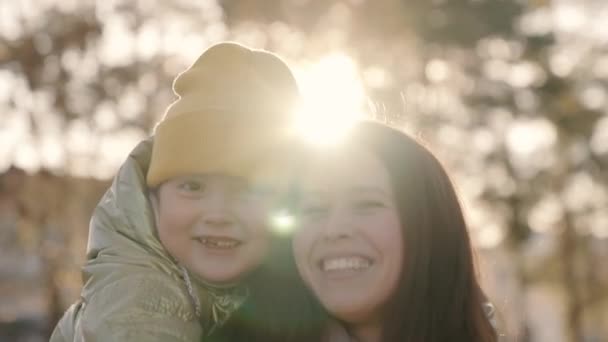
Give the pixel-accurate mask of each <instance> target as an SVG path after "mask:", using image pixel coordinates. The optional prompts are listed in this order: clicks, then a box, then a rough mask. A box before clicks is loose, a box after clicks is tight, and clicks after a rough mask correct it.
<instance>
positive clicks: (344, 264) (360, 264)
mask: <svg viewBox="0 0 608 342" xmlns="http://www.w3.org/2000/svg"><path fill="white" fill-rule="evenodd" d="M371 264H372V263H371V261H370V260H369V259H366V258H362V257H342V258H331V259H324V260H323V261H321V270H323V271H324V272H331V271H347V270H362V269H366V268H368V267H370V266H371Z"/></svg>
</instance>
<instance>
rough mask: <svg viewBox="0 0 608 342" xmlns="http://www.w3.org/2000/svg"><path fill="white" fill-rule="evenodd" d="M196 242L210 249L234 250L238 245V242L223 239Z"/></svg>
mask: <svg viewBox="0 0 608 342" xmlns="http://www.w3.org/2000/svg"><path fill="white" fill-rule="evenodd" d="M198 241H199V242H200V243H202V244H203V245H204V246H206V247H210V248H221V249H229V248H234V247H236V246H237V245H239V244H240V242H239V241H238V240H233V239H225V238H209V237H207V238H204V237H203V238H198Z"/></svg>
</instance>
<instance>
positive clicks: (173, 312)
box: [50, 139, 244, 342]
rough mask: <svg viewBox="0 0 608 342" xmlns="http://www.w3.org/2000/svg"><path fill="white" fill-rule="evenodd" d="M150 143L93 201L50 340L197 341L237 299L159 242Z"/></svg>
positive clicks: (237, 295) (136, 152)
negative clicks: (83, 253) (74, 277)
mask: <svg viewBox="0 0 608 342" xmlns="http://www.w3.org/2000/svg"><path fill="white" fill-rule="evenodd" d="M152 144H153V142H152V139H149V140H146V141H143V142H141V143H140V144H139V145H138V146H137V147H136V148H135V149H134V150H133V152H131V154H130V155H129V157H128V159H127V161H126V162H125V163H124V164H123V165H122V167H121V169H120V171H119V172H118V175H117V176H116V177H115V179H114V182H113V184H112V186H111V188H110V189H108V191H107V192H106V193H105V195H104V196H103V197H102V199H101V201H100V202H99V204H98V205H97V207H96V209H95V211H94V213H93V216H92V218H91V223H90V227H89V242H88V247H87V261H86V264H85V266H84V267H83V281H84V286H83V289H82V292H81V297H80V299H79V300H78V301H77V302H76V303H75V304H73V305H72V306H71V307H70V308H69V309H68V310H67V312H66V313H65V315H64V316H63V318H62V319H61V321H60V322H59V324H58V325H57V327H56V328H55V331H54V332H53V335H52V336H51V339H50V341H51V342H64V341H66V342H72V341H78V342H114V341H121V342H128V341H152V342H153V341H163V342H168V341H169V342H170V341H199V340H200V339H201V337H202V336H206V335H208V334H210V333H211V332H212V331H213V330H214V329H215V328H216V327H217V326H218V325H220V324H222V323H223V322H224V321H225V320H226V319H227V318H228V316H229V315H230V313H232V312H233V311H234V310H235V309H236V308H237V307H238V306H239V305H240V304H241V303H242V302H243V300H244V295H243V294H242V293H243V291H241V289H238V288H236V289H221V288H215V287H211V286H208V285H203V283H202V282H201V281H200V280H198V279H195V278H194V277H193V275H188V274H187V273H186V272H187V271H185V269H182V268H180V267H179V266H178V265H177V264H176V263H175V261H174V260H173V259H172V258H171V257H170V256H169V255H168V254H167V252H166V251H165V250H164V248H163V247H162V245H161V243H160V241H159V240H158V238H157V234H156V228H155V225H154V222H155V219H154V213H153V211H152V208H151V206H150V203H149V200H148V196H147V187H146V182H145V176H146V171H147V168H148V164H149V161H150V154H151V151H152ZM189 277H192V278H191V280H192V282H191V288H190V291H189V289H188V285H187V283H188V280H186V278H189ZM197 297H198V298H197ZM196 301H198V303H199V304H198V305H197V304H195V302H196ZM197 306H198V307H199V312H198V315H197V312H196V309H195V308H196V307H197Z"/></svg>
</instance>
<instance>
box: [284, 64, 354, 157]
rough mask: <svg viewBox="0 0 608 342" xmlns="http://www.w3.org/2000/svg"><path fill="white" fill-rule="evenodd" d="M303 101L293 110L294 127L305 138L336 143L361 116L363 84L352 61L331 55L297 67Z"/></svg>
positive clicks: (323, 142)
mask: <svg viewBox="0 0 608 342" xmlns="http://www.w3.org/2000/svg"><path fill="white" fill-rule="evenodd" d="M296 76H297V77H298V82H299V85H300V88H301V90H302V93H303V97H304V103H303V105H302V107H301V108H298V109H297V110H296V111H295V123H294V126H295V127H294V130H295V131H296V132H297V134H298V135H300V136H302V137H303V138H305V139H306V140H307V141H309V142H311V143H314V144H320V145H327V144H332V143H335V142H336V141H338V140H339V139H340V137H341V136H343V135H344V133H346V131H348V128H349V127H350V126H351V125H352V124H353V123H354V122H356V121H357V120H359V119H362V118H363V116H364V115H363V110H362V106H363V103H364V99H365V94H364V90H363V85H362V82H361V79H360V77H359V73H358V70H357V66H356V64H355V62H354V61H353V60H352V59H351V58H350V57H348V56H347V55H345V54H341V53H336V54H330V55H327V56H325V57H322V58H321V59H319V60H318V61H317V62H316V63H310V64H304V65H301V66H300V68H297V69H296Z"/></svg>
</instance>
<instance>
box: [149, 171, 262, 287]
mask: <svg viewBox="0 0 608 342" xmlns="http://www.w3.org/2000/svg"><path fill="white" fill-rule="evenodd" d="M271 201H272V199H271V198H270V195H268V193H267V192H263V191H256V189H254V188H253V187H252V186H250V185H249V184H247V182H246V181H245V180H242V179H240V178H236V177H231V176H226V175H213V174H210V175H207V174H199V175H191V176H184V177H176V178H173V179H170V180H169V181H167V182H165V183H163V184H162V185H161V186H160V188H159V190H158V202H157V208H156V210H157V225H158V234H159V238H160V241H161V242H162V244H163V246H164V247H165V248H166V249H167V251H168V252H169V253H170V254H171V255H172V256H173V257H174V258H175V259H177V261H178V262H179V263H180V264H182V265H183V266H185V267H186V268H188V269H189V270H190V271H192V272H195V273H196V274H197V275H198V276H199V277H200V278H202V279H203V280H205V281H209V282H212V283H216V284H227V283H232V282H235V281H238V280H239V279H240V278H241V277H243V276H244V275H246V274H247V273H249V272H250V271H252V270H253V269H255V268H256V267H257V266H258V265H259V264H260V263H261V262H262V259H263V258H264V257H265V256H266V253H267V252H268V250H269V246H270V232H269V231H268V230H267V217H268V215H269V211H270V208H271Z"/></svg>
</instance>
